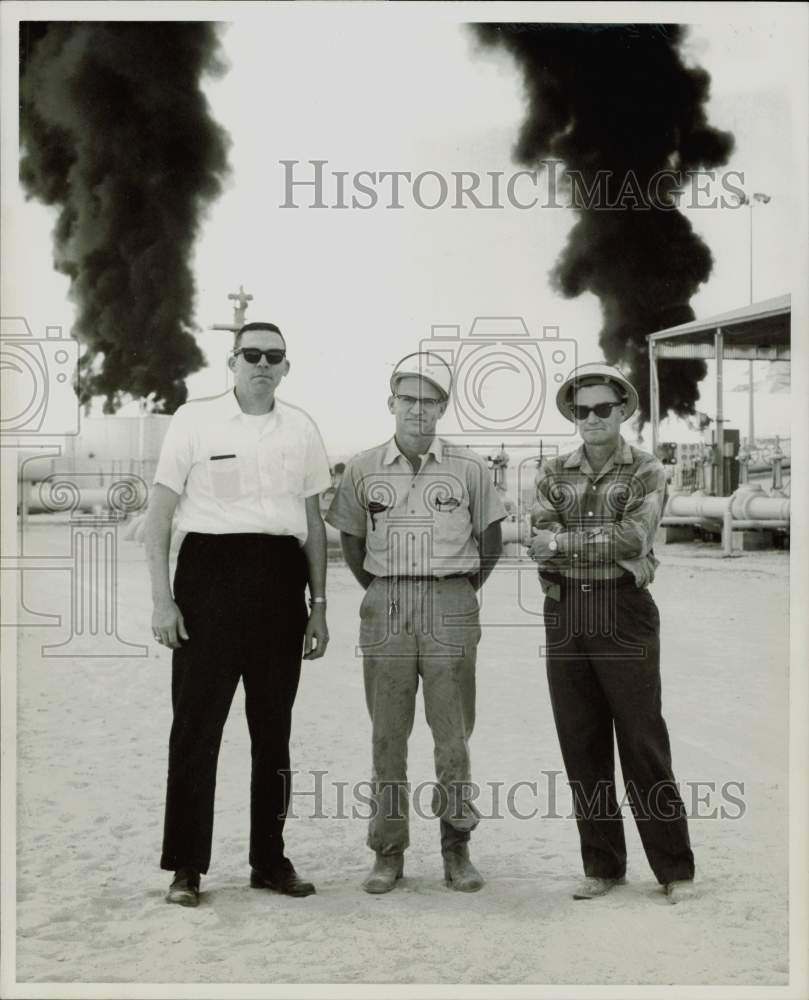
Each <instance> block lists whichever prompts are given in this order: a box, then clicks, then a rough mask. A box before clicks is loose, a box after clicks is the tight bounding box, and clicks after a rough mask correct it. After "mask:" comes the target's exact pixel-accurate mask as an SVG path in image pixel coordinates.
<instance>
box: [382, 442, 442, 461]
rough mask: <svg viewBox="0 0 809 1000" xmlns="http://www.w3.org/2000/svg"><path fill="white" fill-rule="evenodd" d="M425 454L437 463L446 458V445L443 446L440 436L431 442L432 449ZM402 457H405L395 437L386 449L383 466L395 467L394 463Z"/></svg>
mask: <svg viewBox="0 0 809 1000" xmlns="http://www.w3.org/2000/svg"><path fill="white" fill-rule="evenodd" d="M425 454H427V455H432V456H433V458H434V459H435V460H436V462H441V461H443V458H444V445H443V442H442V441H441V438H440V437H438V435H436V436H435V437H434V438H433V439H432V441H431V442H430V447H429V448H428V449H427V451H426V452H425ZM400 456H401V457H402V458H404V455H403V454H402V451H401V449H400V448H399V445H398V444H396V437H395V435H394V437H392V438H391V439H390V441H388V445H387V447H386V448H385V454H384V455H383V456H382V464H383V465H393V463H394V462H395V461H396V460H397V458H399V457H400Z"/></svg>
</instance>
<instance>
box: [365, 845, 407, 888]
mask: <svg viewBox="0 0 809 1000" xmlns="http://www.w3.org/2000/svg"><path fill="white" fill-rule="evenodd" d="M403 871H404V855H403V854H377V856H376V861H374V867H373V868H372V869H371V870H370V872H369V873H368V875H367V876H366V878H365V881H364V882H363V883H362V887H363V889H364V890H365V891H366V892H370V893H373V894H374V895H380V894H381V893H383V892H390V891H391V889H393V888H394V886H395V885H396V882H397V881H398V880H399V879H400V878H401V877H402V872H403Z"/></svg>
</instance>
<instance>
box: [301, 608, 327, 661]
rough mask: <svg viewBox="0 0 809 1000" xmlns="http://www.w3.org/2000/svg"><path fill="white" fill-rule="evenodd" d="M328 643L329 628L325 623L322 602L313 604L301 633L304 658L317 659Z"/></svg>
mask: <svg viewBox="0 0 809 1000" xmlns="http://www.w3.org/2000/svg"><path fill="white" fill-rule="evenodd" d="M328 644H329V629H328V626H327V625H326V611H325V608H324V607H323V605H322V604H315V605H314V606H313V607H312V610H311V612H310V614H309V621H308V622H307V624H306V631H305V632H304V634H303V658H304V660H319V659H320V657H321V656H323V654H324V653H325V652H326V646H328Z"/></svg>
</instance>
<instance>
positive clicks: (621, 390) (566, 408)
mask: <svg viewBox="0 0 809 1000" xmlns="http://www.w3.org/2000/svg"><path fill="white" fill-rule="evenodd" d="M586 385H609V386H612V388H613V389H615V391H616V392H617V393H618V395H619V397H620V398H621V399H622V400H623V401H624V406H625V407H626V412H625V416H624V420H629V418H630V417H631V416H632V414H633V413H634V412H635V410H637V408H638V394H637V392H636V391H635V387H634V385H632V383H631V382H630V381H629V379H628V378H626V376H625V375H622V374H621V372H619V371H618V369H617V368H613V367H612V366H611V365H602V364H589V365H579V367H578V368H574V369H573V371H572V372H571V373H570V375H568V377H567V378H566V379H565V381H564V382H563V383H562V384H561V385H560V386H559V391H558V392H557V393H556V406H557V409H558V410H559V412H560V413H561V414H562V416H563V417H567V419H568V420H570V421H573V394H574V393H575V391H576V389H581V388H583V387H584V386H586Z"/></svg>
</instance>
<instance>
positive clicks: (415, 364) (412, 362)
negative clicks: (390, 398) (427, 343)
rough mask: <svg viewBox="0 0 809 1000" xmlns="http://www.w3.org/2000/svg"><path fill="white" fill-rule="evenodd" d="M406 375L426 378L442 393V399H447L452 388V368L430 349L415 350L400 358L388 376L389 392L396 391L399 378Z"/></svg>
mask: <svg viewBox="0 0 809 1000" xmlns="http://www.w3.org/2000/svg"><path fill="white" fill-rule="evenodd" d="M407 376H411V377H414V378H423V379H426V380H427V381H428V382H429V383H430V384H431V385H434V386H435V387H436V389H438V391H439V392H440V393H442V394H443V396H444V399H449V394H450V391H451V390H452V370H451V369H450V367H449V365H448V364H447V363H446V361H444V359H443V358H442V357H440V356H439V355H438V354H433V352H432V351H417V352H416V353H415V354H408V355H407V356H406V357H404V358H402V360H401V361H400V362H399V363H398V364H397V365H396V367H395V368H394V369H393V374H392V375H391V377H390V389H391V392H395V391H396V383H397V382H398V381H399V379H400V378H405V377H407Z"/></svg>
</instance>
